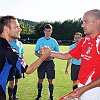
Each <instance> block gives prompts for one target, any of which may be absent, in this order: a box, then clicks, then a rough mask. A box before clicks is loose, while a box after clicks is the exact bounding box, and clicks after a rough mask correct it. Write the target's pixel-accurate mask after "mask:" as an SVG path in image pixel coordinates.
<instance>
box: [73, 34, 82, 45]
mask: <svg viewBox="0 0 100 100" xmlns="http://www.w3.org/2000/svg"><path fill="white" fill-rule="evenodd" d="M81 39H82V37H81V36H80V35H78V34H77V35H74V41H75V43H76V44H78V43H79V42H80V41H81Z"/></svg>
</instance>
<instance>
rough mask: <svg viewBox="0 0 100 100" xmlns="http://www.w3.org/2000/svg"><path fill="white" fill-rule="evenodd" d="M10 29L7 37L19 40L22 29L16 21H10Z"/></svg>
mask: <svg viewBox="0 0 100 100" xmlns="http://www.w3.org/2000/svg"><path fill="white" fill-rule="evenodd" d="M10 25H11V28H9V31H8V35H9V37H10V38H12V39H19V38H20V32H21V31H22V29H21V28H20V25H19V23H18V21H17V20H14V19H11V23H10Z"/></svg>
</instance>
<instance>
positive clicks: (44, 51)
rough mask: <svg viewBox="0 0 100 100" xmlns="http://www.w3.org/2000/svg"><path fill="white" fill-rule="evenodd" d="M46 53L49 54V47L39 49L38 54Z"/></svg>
mask: <svg viewBox="0 0 100 100" xmlns="http://www.w3.org/2000/svg"><path fill="white" fill-rule="evenodd" d="M46 53H49V54H50V53H51V50H50V48H49V47H47V46H44V47H42V48H41V49H40V54H46Z"/></svg>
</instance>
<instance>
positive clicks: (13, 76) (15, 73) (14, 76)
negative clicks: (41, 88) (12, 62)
mask: <svg viewBox="0 0 100 100" xmlns="http://www.w3.org/2000/svg"><path fill="white" fill-rule="evenodd" d="M21 77H22V74H21V73H20V72H19V70H18V69H17V68H15V67H12V68H11V70H10V73H9V76H8V81H14V79H19V78H21Z"/></svg>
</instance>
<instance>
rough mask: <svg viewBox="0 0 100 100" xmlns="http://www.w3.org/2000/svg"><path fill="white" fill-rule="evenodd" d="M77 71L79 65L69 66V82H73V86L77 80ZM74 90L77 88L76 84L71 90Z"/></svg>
mask: <svg viewBox="0 0 100 100" xmlns="http://www.w3.org/2000/svg"><path fill="white" fill-rule="evenodd" d="M79 70H80V65H74V64H72V65H71V80H72V81H73V84H75V83H76V82H77V80H78V73H79ZM76 88H78V85H77V84H76V85H74V86H73V90H74V89H76Z"/></svg>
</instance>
